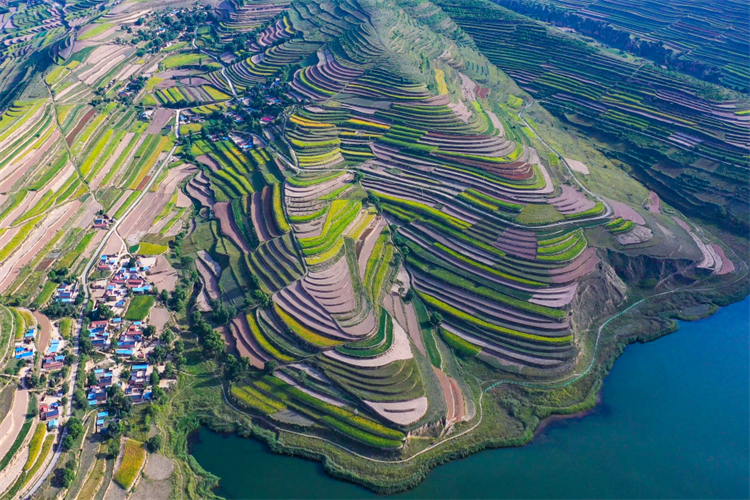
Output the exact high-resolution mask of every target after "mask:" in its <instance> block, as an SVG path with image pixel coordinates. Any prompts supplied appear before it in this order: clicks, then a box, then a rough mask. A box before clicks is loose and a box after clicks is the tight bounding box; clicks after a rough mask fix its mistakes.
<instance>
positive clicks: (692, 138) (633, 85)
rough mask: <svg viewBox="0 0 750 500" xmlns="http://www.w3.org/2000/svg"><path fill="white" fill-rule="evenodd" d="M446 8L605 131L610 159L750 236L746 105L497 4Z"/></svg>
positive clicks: (544, 90)
mask: <svg viewBox="0 0 750 500" xmlns="http://www.w3.org/2000/svg"><path fill="white" fill-rule="evenodd" d="M439 4H440V5H441V6H442V7H443V8H444V9H445V11H444V12H445V13H447V14H449V15H451V18H452V19H453V20H454V21H455V22H457V23H458V24H459V25H460V26H461V28H462V29H463V30H465V32H466V33H467V34H469V35H470V36H471V37H472V39H473V42H474V43H475V44H476V46H477V48H479V49H480V50H481V51H482V52H483V53H484V54H486V55H487V57H488V58H489V59H490V61H492V62H493V63H494V64H496V65H497V66H498V67H499V68H500V69H502V70H503V71H505V72H507V73H508V75H510V76H511V77H512V78H514V79H515V80H516V82H517V83H518V84H519V86H521V88H523V89H524V90H526V91H527V92H529V93H530V94H531V95H532V96H533V97H534V99H536V100H538V101H540V102H541V103H543V104H544V106H545V108H547V109H549V110H550V111H552V112H554V113H556V114H557V115H558V116H559V117H560V118H561V119H563V120H564V121H566V122H568V123H570V124H571V125H573V126H575V127H580V128H581V130H582V131H583V132H582V133H584V134H586V133H590V132H591V131H596V132H597V134H599V135H600V137H601V140H602V142H603V143H604V144H603V147H602V149H606V154H607V155H608V156H610V157H613V158H616V159H617V160H619V161H621V162H622V163H624V164H626V165H628V167H629V168H631V169H634V170H635V172H636V173H637V175H638V177H639V178H640V179H642V180H643V182H644V183H645V184H646V185H647V186H648V187H650V188H651V189H653V190H655V191H657V192H658V193H659V194H660V195H661V196H662V197H664V198H667V199H668V200H670V202H672V203H674V204H676V205H677V206H679V207H680V208H681V209H683V210H685V211H687V212H689V213H691V214H694V215H703V216H708V217H711V218H712V219H714V220H716V219H724V218H726V217H727V216H728V218H729V221H730V223H731V224H733V225H734V226H735V227H736V228H737V230H739V231H746V230H747V224H748V213H747V207H746V204H745V202H744V200H745V199H746V198H747V196H748V194H747V191H746V189H745V186H746V184H747V168H746V166H747V162H748V150H749V148H750V130H749V129H748V122H747V120H745V114H746V113H745V110H746V109H747V108H748V106H750V103H749V101H748V99H747V96H744V95H738V94H732V93H730V92H728V91H727V90H726V89H723V88H720V87H712V86H710V85H706V84H704V83H702V82H698V81H696V80H693V79H691V78H689V77H682V76H679V75H677V74H674V73H669V72H666V71H664V70H662V69H661V68H658V67H654V66H652V65H651V64H648V63H647V62H646V61H641V62H635V61H630V60H627V59H625V58H622V57H619V56H615V55H613V54H611V53H608V52H605V51H602V50H600V49H597V48H594V47H592V46H591V45H589V44H586V43H584V42H582V41H580V40H577V39H575V38H574V37H571V36H568V35H565V34H562V33H560V32H558V31H556V30H554V29H552V28H549V27H546V26H545V25H543V24H541V23H537V22H534V21H532V20H530V19H528V18H524V17H522V16H519V15H517V14H515V13H513V12H511V11H508V10H505V9H502V8H498V7H495V6H493V5H492V4H491V3H489V2H484V1H479V2H471V3H469V4H467V3H465V2H463V3H458V2H451V1H446V2H443V1H441V2H439ZM480 19H481V21H480ZM623 146H625V147H623Z"/></svg>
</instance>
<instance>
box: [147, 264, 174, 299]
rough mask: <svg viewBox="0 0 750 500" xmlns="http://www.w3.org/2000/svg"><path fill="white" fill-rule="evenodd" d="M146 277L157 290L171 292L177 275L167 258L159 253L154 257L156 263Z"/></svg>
mask: <svg viewBox="0 0 750 500" xmlns="http://www.w3.org/2000/svg"><path fill="white" fill-rule="evenodd" d="M148 279H149V281H151V282H152V283H153V284H154V286H156V287H157V288H158V289H159V290H168V291H170V292H173V291H174V289H175V286H176V285H177V280H178V279H179V277H178V276H177V271H175V270H174V268H173V267H172V266H171V264H170V263H169V261H168V260H167V258H166V257H165V256H164V255H159V256H157V257H156V265H155V266H154V267H152V268H151V274H149V277H148Z"/></svg>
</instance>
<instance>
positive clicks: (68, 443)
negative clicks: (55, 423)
mask: <svg viewBox="0 0 750 500" xmlns="http://www.w3.org/2000/svg"><path fill="white" fill-rule="evenodd" d="M74 445H75V439H73V436H71V435H70V434H68V435H67V436H65V439H63V441H62V447H63V450H65V451H68V450H70V449H72V448H73V446H74Z"/></svg>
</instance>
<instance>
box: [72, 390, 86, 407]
mask: <svg viewBox="0 0 750 500" xmlns="http://www.w3.org/2000/svg"><path fill="white" fill-rule="evenodd" d="M87 405H88V401H87V400H86V393H85V392H83V389H76V391H75V392H74V393H73V406H74V407H76V408H77V409H79V410H82V409H83V408H86V406H87Z"/></svg>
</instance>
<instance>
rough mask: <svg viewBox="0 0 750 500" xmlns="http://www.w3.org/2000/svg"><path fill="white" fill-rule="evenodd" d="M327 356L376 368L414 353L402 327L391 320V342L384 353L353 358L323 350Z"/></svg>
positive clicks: (361, 366) (351, 363) (410, 356)
mask: <svg viewBox="0 0 750 500" xmlns="http://www.w3.org/2000/svg"><path fill="white" fill-rule="evenodd" d="M323 354H324V355H325V356H328V357H329V358H332V359H335V360H337V361H341V362H342V363H346V364H348V365H352V366H358V367H360V368H377V367H380V366H385V365H388V364H391V363H393V362H394V361H399V360H402V359H411V358H412V357H414V354H412V352H411V344H410V343H409V336H408V335H407V334H406V332H405V331H404V329H403V328H402V327H401V325H399V324H398V322H396V321H394V322H393V344H392V345H391V348H390V349H388V351H386V352H385V353H384V354H382V355H381V356H378V357H375V358H362V359H360V358H353V357H350V356H345V355H343V354H340V353H338V352H336V351H325V352H324V353H323Z"/></svg>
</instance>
